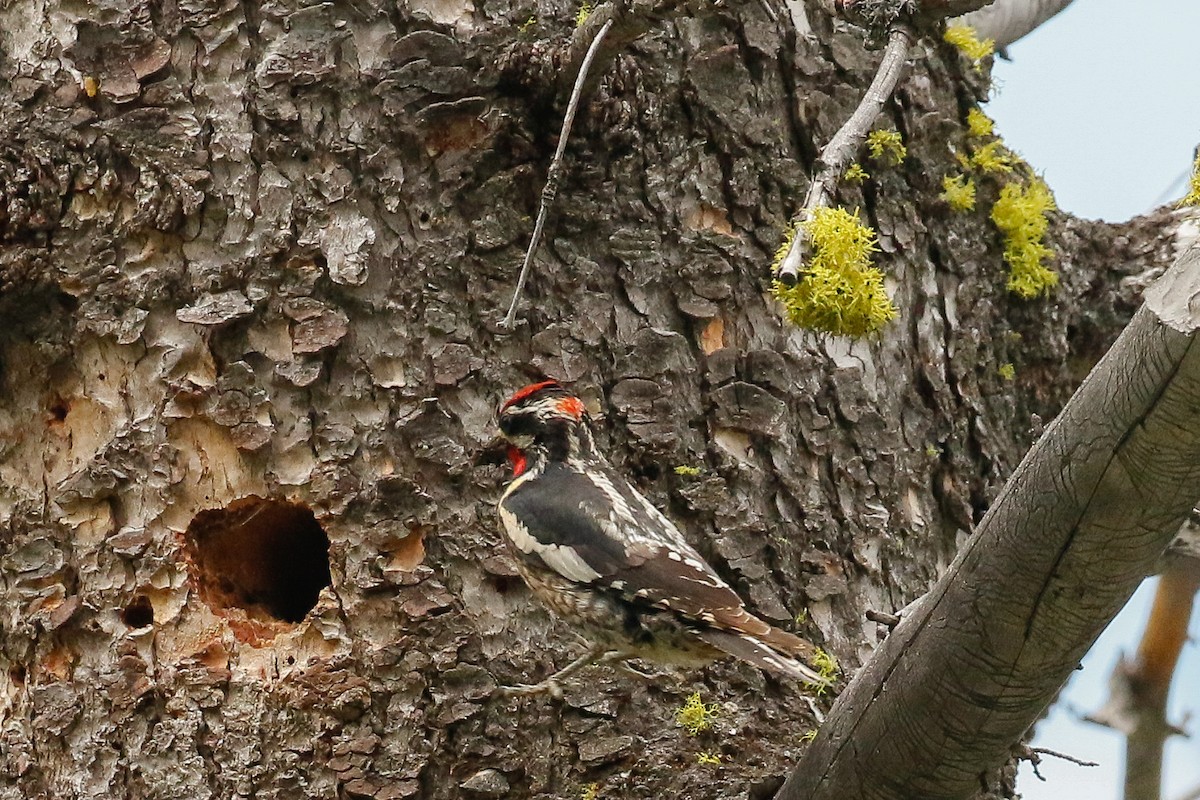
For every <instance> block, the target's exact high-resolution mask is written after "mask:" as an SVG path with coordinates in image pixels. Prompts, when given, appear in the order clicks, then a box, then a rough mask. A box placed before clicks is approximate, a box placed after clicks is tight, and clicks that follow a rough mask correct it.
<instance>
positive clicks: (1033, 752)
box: [1019, 747, 1100, 781]
mask: <svg viewBox="0 0 1200 800" xmlns="http://www.w3.org/2000/svg"><path fill="white" fill-rule="evenodd" d="M1019 755H1020V757H1021V758H1023V759H1025V760H1026V761H1028V762H1029V763H1030V765H1031V766H1032V767H1033V774H1034V775H1036V776H1037V779H1038V780H1039V781H1044V780H1046V779H1045V778H1043V777H1042V773H1041V772H1039V771H1038V766H1039V765H1040V764H1041V763H1042V756H1050V757H1052V758H1060V759H1062V760H1063V761H1070V762H1071V763H1072V764H1078V765H1079V766H1081V767H1098V766H1100V765H1099V764H1098V763H1096V762H1095V761H1085V760H1083V759H1082V758H1076V757H1075V756H1072V755H1068V754H1066V753H1060V752H1058V751H1057V750H1051V749H1049V748H1046V747H1022V748H1021V751H1020V753H1019Z"/></svg>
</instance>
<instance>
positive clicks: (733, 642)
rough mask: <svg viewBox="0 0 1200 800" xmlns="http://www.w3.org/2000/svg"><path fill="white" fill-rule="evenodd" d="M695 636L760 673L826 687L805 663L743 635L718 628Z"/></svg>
mask: <svg viewBox="0 0 1200 800" xmlns="http://www.w3.org/2000/svg"><path fill="white" fill-rule="evenodd" d="M695 633H696V635H697V636H699V637H700V638H701V639H703V640H704V641H706V642H708V643H709V644H711V645H712V646H713V647H715V648H717V649H718V650H721V651H722V652H725V653H728V654H729V655H731V656H736V657H737V658H740V659H741V660H742V661H745V662H746V663H748V664H753V665H754V666H756V667H758V668H759V669H765V670H769V671H770V672H775V673H778V674H781V675H788V676H791V677H793V678H798V679H800V680H802V681H804V682H805V683H813V684H816V685H818V686H828V685H829V684H830V680H829V678H826V677H823V676H822V675H821V674H820V673H818V672H816V671H815V670H813V669H811V668H810V667H809V666H808V665H806V664H805V663H804V662H802V661H800V660H798V659H795V658H792V657H791V656H787V655H784V654H783V653H780V652H779V651H778V650H774V649H772V648H771V647H770V646H769V645H767V644H766V643H765V642H763V641H761V640H760V639H758V638H756V637H754V636H751V635H749V634H745V633H732V632H730V631H723V630H718V629H717V628H704V629H699V630H696V632H695Z"/></svg>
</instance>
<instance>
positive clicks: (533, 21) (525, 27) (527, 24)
mask: <svg viewBox="0 0 1200 800" xmlns="http://www.w3.org/2000/svg"><path fill="white" fill-rule="evenodd" d="M534 25H537V17H535V16H530V17H529V19H527V20H525V21H524V22H522V23H521V24H520V25H518V26H517V30H518V31H520V32H521V33H527V32H528V31H529V29H530V28H532V27H533V26H534Z"/></svg>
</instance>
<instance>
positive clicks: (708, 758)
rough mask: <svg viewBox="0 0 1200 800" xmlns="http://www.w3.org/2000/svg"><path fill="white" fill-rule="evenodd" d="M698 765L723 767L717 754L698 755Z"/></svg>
mask: <svg viewBox="0 0 1200 800" xmlns="http://www.w3.org/2000/svg"><path fill="white" fill-rule="evenodd" d="M696 763H697V764H704V765H705V766H710V767H719V766H721V756H720V755H718V754H717V753H696Z"/></svg>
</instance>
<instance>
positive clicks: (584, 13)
mask: <svg viewBox="0 0 1200 800" xmlns="http://www.w3.org/2000/svg"><path fill="white" fill-rule="evenodd" d="M595 10H596V6H595V5H593V4H592V2H591V0H583V3H582V4H581V5H580V6H579V11H578V12H576V14H575V27H576V28H580V27H582V26H583V23H585V22H587V18H588V17H590V16H591V15H592V12H593V11H595Z"/></svg>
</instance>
